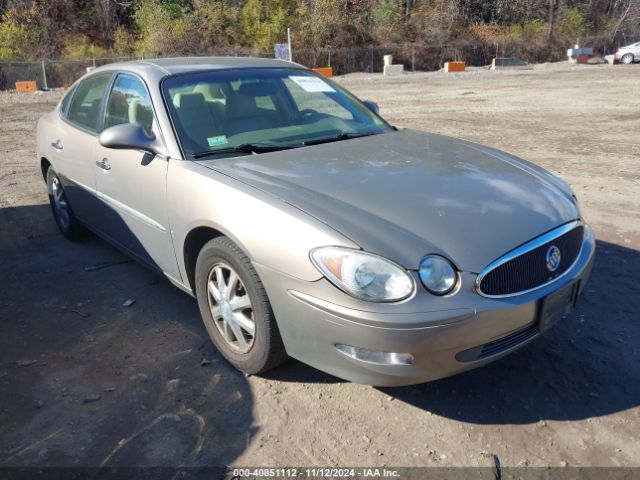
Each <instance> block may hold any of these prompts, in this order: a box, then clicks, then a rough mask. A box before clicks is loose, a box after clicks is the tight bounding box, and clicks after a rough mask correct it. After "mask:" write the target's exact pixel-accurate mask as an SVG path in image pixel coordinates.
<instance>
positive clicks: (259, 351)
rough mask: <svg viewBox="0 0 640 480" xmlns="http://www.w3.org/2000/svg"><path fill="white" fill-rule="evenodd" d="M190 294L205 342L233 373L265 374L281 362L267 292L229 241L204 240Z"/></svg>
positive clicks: (283, 354) (283, 357)
mask: <svg viewBox="0 0 640 480" xmlns="http://www.w3.org/2000/svg"><path fill="white" fill-rule="evenodd" d="M195 282H196V295H197V298H198V306H199V307H200V314H201V315H202V319H203V321H204V324H205V327H206V328H207V332H208V333H209V336H210V337H211V340H212V341H213V343H214V344H215V346H216V347H217V348H218V350H219V351H220V353H221V354H222V355H223V356H224V357H225V358H226V359H227V360H228V361H229V363H231V364H232V365H233V366H235V367H236V368H237V369H239V370H241V371H242V372H245V373H248V374H257V373H262V372H266V371H267V370H270V369H272V368H274V367H276V366H278V365H280V364H281V363H283V362H284V361H285V360H286V359H287V354H286V352H285V350H284V345H283V343H282V339H281V337H280V332H279V330H278V325H277V324H276V320H275V317H274V314H273V311H272V310H271V305H270V304H269V299H268V298H267V293H266V291H265V289H264V287H263V285H262V282H261V281H260V278H259V277H258V274H257V272H256V271H255V269H254V268H253V265H251V261H250V260H249V258H248V257H247V256H246V254H245V253H244V252H243V251H242V250H241V249H240V248H239V247H238V246H237V245H236V244H235V243H234V242H233V241H231V240H230V239H229V238H227V237H218V238H215V239H213V240H211V241H209V242H208V243H207V244H205V246H204V247H203V248H202V250H201V251H200V254H199V255H198V260H197V262H196V275H195Z"/></svg>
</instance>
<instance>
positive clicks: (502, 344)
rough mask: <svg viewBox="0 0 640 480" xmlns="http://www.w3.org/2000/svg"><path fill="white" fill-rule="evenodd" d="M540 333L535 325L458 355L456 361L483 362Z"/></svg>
mask: <svg viewBox="0 0 640 480" xmlns="http://www.w3.org/2000/svg"><path fill="white" fill-rule="evenodd" d="M537 333H538V329H537V328H536V327H535V325H532V326H529V327H526V328H523V329H522V330H517V331H515V332H514V333H511V334H509V335H507V336H505V337H502V338H499V339H498V340H494V341H492V342H489V343H485V344H484V345H480V346H478V347H474V348H470V349H468V350H464V351H462V352H458V353H457V354H456V360H458V361H459V362H474V361H476V360H482V359H483V358H486V357H490V356H492V355H497V354H498V353H500V352H504V351H505V350H509V349H510V348H513V347H516V346H518V345H520V344H522V343H525V342H526V341H527V340H529V339H531V338H533V337H535V336H536V335H537Z"/></svg>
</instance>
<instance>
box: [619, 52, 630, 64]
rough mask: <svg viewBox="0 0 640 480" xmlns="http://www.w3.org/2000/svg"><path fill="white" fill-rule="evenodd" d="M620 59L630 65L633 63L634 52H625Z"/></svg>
mask: <svg viewBox="0 0 640 480" xmlns="http://www.w3.org/2000/svg"><path fill="white" fill-rule="evenodd" d="M620 61H621V62H622V63H624V64H625V65H629V64H630V63H633V54H631V53H625V54H624V55H623V56H622V58H621V59H620Z"/></svg>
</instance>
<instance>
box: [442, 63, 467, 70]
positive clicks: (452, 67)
mask: <svg viewBox="0 0 640 480" xmlns="http://www.w3.org/2000/svg"><path fill="white" fill-rule="evenodd" d="M465 68H466V63H465V62H445V64H444V71H445V72H464V69H465Z"/></svg>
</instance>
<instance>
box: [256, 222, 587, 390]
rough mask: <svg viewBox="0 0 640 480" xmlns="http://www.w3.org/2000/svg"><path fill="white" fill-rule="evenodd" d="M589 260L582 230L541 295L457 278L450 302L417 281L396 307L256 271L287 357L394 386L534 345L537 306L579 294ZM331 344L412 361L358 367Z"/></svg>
mask: <svg viewBox="0 0 640 480" xmlns="http://www.w3.org/2000/svg"><path fill="white" fill-rule="evenodd" d="M594 255H595V239H594V236H593V231H592V230H591V229H590V228H588V227H586V228H585V235H584V239H583V245H582V250H581V253H580V256H579V258H578V260H577V261H576V263H575V264H574V265H573V267H572V268H571V269H570V270H569V271H568V272H567V274H566V275H564V276H563V277H562V278H560V279H558V280H557V282H554V283H552V284H550V285H547V286H546V287H544V288H541V289H539V290H536V291H534V292H530V293H528V294H525V295H520V296H516V297H509V298H501V299H491V298H485V297H482V296H480V295H479V294H478V293H477V292H476V291H475V280H476V275H475V274H471V273H463V274H462V283H461V287H460V289H459V291H457V292H456V293H455V294H454V295H450V296H449V297H435V296H433V295H430V294H428V293H427V292H426V291H424V289H421V287H420V283H419V282H418V285H419V287H418V290H419V291H418V292H417V293H416V295H415V296H414V297H412V298H410V299H409V300H406V301H404V302H401V303H397V304H372V303H367V302H362V301H358V300H355V299H352V298H351V297H349V296H347V295H346V294H344V293H342V292H341V291H339V290H338V289H337V288H335V287H334V286H333V285H331V284H330V283H329V282H327V281H326V280H319V281H317V282H305V281H302V280H298V279H295V278H293V277H289V276H286V275H284V274H282V273H281V272H277V271H275V270H272V269H269V268H266V267H264V266H262V265H255V267H256V269H257V271H258V274H259V275H260V277H261V278H262V280H263V284H264V285H265V288H266V290H267V293H268V295H269V299H270V301H271V305H272V308H273V310H274V313H275V315H276V318H277V319H278V326H279V328H280V333H281V335H282V339H283V341H284V344H285V348H286V350H287V352H288V354H289V355H290V356H292V357H294V358H296V359H298V360H300V361H302V362H304V363H307V364H309V365H311V366H313V367H316V368H318V369H320V370H323V371H325V372H327V373H330V374H332V375H335V376H337V377H340V378H344V379H346V380H350V381H354V382H359V383H366V384H370V385H377V386H398V385H411V384H415V383H421V382H426V381H430V380H435V379H438V378H442V377H447V376H450V375H454V374H456V373H459V372H462V371H465V370H469V369H472V368H475V367H478V366H481V365H484V364H486V363H488V362H491V361H493V360H496V359H498V358H500V357H503V356H504V355H507V354H508V353H510V352H512V351H514V350H516V349H518V348H520V347H522V346H523V345H526V344H527V343H529V342H531V341H532V340H534V339H535V338H537V337H538V336H539V335H540V333H539V331H538V330H537V326H536V323H537V321H538V317H539V310H540V304H541V302H540V300H541V299H543V298H545V297H547V296H548V295H550V294H552V293H554V292H556V291H558V290H560V289H562V288H563V287H565V286H567V285H570V284H574V283H576V282H578V281H579V283H578V284H577V285H578V287H577V288H579V291H578V292H577V293H578V295H579V294H580V293H581V292H582V290H583V288H584V285H585V284H586V281H587V279H588V277H589V275H590V273H591V268H592V266H593V260H594ZM416 279H417V277H416ZM336 344H344V345H351V346H355V347H360V348H365V349H368V350H373V351H381V352H395V353H409V354H411V355H412V356H413V358H414V361H413V363H412V364H410V365H389V364H381V363H372V362H368V361H362V360H357V359H354V358H351V357H349V356H346V355H344V354H343V353H340V352H339V351H338V350H337V349H336V347H335V345H336ZM486 344H491V348H490V349H489V350H488V351H489V354H488V355H483V356H482V357H481V358H476V356H470V355H469V352H475V351H479V350H480V349H481V348H479V347H482V346H483V345H486Z"/></svg>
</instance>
